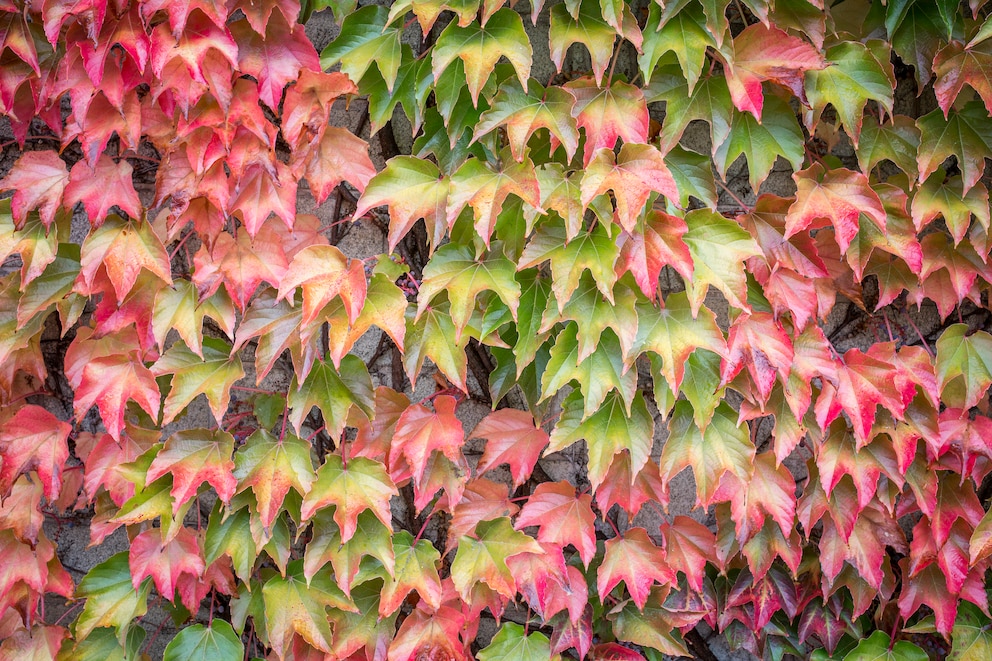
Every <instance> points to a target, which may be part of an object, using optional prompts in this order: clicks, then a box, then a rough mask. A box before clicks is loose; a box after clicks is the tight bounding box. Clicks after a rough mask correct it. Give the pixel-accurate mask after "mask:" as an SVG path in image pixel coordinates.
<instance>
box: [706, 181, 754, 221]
mask: <svg viewBox="0 0 992 661" xmlns="http://www.w3.org/2000/svg"><path fill="white" fill-rule="evenodd" d="M713 181H715V182H716V183H717V185H718V186H719V187H720V188H722V189H723V191H724V192H725V193H726V194H727V195H729V196H730V199H732V200H733V201H734V202H736V203H737V205H738V206H739V207H740V208H741V210H742V211H747V212H748V213H750V212H752V211H754V207H753V206H751V205H750V204H748V203H747V202H745V201H744V200H742V199H741V198H739V197H738V196H737V193H735V192H734V191H732V190H730V187H729V186H727V184H725V183H723V182H722V181H720V179H719V178H718V177H714V178H713Z"/></svg>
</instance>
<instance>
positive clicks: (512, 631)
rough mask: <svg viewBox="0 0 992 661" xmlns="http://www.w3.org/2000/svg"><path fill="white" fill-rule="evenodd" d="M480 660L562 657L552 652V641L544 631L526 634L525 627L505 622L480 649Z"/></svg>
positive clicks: (546, 660)
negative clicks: (484, 646) (485, 645)
mask: <svg viewBox="0 0 992 661" xmlns="http://www.w3.org/2000/svg"><path fill="white" fill-rule="evenodd" d="M477 656H478V658H479V660H480V661H552V660H556V659H560V658H561V656H560V655H559V654H555V655H552V654H551V642H550V641H549V640H548V637H547V636H545V635H544V634H543V633H540V632H534V633H532V634H529V635H528V634H525V633H524V627H523V625H520V624H515V623H513V622H504V623H503V626H501V627H500V629H499V631H498V632H497V633H496V635H495V636H493V639H492V642H490V643H489V646H488V647H486V648H485V649H482V650H479V653H478V655H477Z"/></svg>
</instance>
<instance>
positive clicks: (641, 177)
mask: <svg viewBox="0 0 992 661" xmlns="http://www.w3.org/2000/svg"><path fill="white" fill-rule="evenodd" d="M580 190H581V194H582V198H581V200H582V205H583V207H588V206H589V203H590V202H592V200H593V198H595V197H596V196H598V195H602V194H605V193H606V192H607V191H613V197H614V199H615V200H616V205H617V217H618V218H619V220H620V225H621V227H623V228H624V229H625V230H627V231H628V232H633V231H634V228H635V227H636V225H637V219H638V217H639V216H640V215H641V210H642V209H643V208H644V203H645V202H647V201H648V198H649V197H650V196H651V193H652V192H658V193H661V194H662V195H664V196H665V197H667V198H669V199H670V200H675V201H677V200H678V199H679V191H678V188H677V187H676V185H675V180H674V179H673V178H672V173H671V171H670V170H669V169H668V166H667V165H665V159H664V158H663V157H662V155H661V152H659V151H658V150H657V149H656V148H655V147H653V146H651V145H637V144H630V143H626V144H624V145H623V147H621V148H620V153H619V155H617V156H614V154H613V150H612V149H599V150H597V151H596V153H595V155H594V156H593V158H592V160H591V161H589V163H588V164H587V165H586V169H585V173H584V174H583V175H582V184H581V189H580Z"/></svg>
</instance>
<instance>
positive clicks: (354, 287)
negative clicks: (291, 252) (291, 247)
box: [276, 245, 368, 325]
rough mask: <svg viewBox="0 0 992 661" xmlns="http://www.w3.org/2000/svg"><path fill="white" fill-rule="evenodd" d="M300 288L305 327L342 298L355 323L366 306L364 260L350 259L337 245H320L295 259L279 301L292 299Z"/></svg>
mask: <svg viewBox="0 0 992 661" xmlns="http://www.w3.org/2000/svg"><path fill="white" fill-rule="evenodd" d="M297 287H302V289H303V320H302V323H303V324H304V325H306V324H309V323H310V322H312V321H313V320H314V319H316V318H317V314H318V313H319V312H320V311H321V310H322V309H324V306H325V305H327V304H328V303H330V302H331V300H332V299H334V298H335V297H340V298H341V301H342V303H344V306H345V310H347V311H348V320H349V321H351V322H354V321H355V319H357V318H358V315H359V314H360V313H361V311H362V305H364V303H365V296H366V293H367V288H368V283H367V281H366V279H365V267H364V266H363V264H362V262H361V260H357V259H349V258H348V257H346V256H345V254H344V253H343V252H341V251H340V250H339V249H338V248H337V247H335V246H321V245H317V246H308V247H306V248H304V249H303V250H301V251H300V252H298V253H297V254H296V256H295V257H293V261H292V263H291V264H290V265H289V270H288V271H286V274H285V276H284V277H283V278H282V280H281V282H280V283H279V294H278V296H277V297H276V300H281V299H283V298H287V297H289V296H292V295H293V294H294V293H295V290H296V288H297ZM289 300H290V301H292V300H293V299H289Z"/></svg>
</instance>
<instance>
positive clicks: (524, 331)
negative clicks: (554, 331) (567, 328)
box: [513, 269, 551, 377]
mask: <svg viewBox="0 0 992 661" xmlns="http://www.w3.org/2000/svg"><path fill="white" fill-rule="evenodd" d="M517 281H518V282H520V287H521V293H520V304H519V306H518V307H517V324H516V332H517V341H516V343H515V344H514V345H513V355H514V357H515V358H516V364H517V370H516V371H517V376H518V377H519V376H520V373H521V372H522V371H523V369H524V368H525V367H526V366H527V365H529V364H530V363H531V362H532V361H533V360H534V357H535V356H536V355H537V349H538V347H540V346H541V345H542V344H544V341H545V340H547V338H548V335H549V334H550V330H545V331H542V328H544V325H545V324H544V315H545V311H546V310H547V309H548V303H549V300H550V297H551V282H550V278H547V277H542V276H541V275H540V273H539V272H538V271H537V269H529V270H527V271H522V272H520V273H518V274H517Z"/></svg>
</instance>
